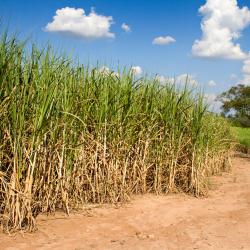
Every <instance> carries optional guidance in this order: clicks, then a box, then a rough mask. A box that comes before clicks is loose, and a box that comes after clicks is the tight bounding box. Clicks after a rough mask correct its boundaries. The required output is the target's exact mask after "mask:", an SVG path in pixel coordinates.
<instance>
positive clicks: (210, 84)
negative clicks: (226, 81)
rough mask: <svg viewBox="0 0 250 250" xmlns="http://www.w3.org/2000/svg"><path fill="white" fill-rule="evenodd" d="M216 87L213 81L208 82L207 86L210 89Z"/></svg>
mask: <svg viewBox="0 0 250 250" xmlns="http://www.w3.org/2000/svg"><path fill="white" fill-rule="evenodd" d="M216 85H217V83H216V82H215V81H213V80H211V81H209V82H208V86H210V87H214V86H216Z"/></svg>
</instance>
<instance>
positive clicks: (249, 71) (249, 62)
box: [242, 56, 250, 75]
mask: <svg viewBox="0 0 250 250" xmlns="http://www.w3.org/2000/svg"><path fill="white" fill-rule="evenodd" d="M242 72H243V73H244V74H246V75H250V56H249V57H248V58H247V59H246V60H245V61H244V64H243V67H242Z"/></svg>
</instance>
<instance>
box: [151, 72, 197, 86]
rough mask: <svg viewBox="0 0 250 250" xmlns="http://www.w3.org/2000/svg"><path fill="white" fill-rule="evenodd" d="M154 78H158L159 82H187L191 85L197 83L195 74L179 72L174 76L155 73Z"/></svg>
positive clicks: (182, 83)
mask: <svg viewBox="0 0 250 250" xmlns="http://www.w3.org/2000/svg"><path fill="white" fill-rule="evenodd" d="M156 80H158V81H159V82H160V83H170V84H181V85H184V84H188V85H191V86H193V87H195V86H197V85H198V81H197V79H196V76H194V75H189V74H181V75H178V76H176V77H166V76H163V75H157V76H156Z"/></svg>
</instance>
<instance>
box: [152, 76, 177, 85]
mask: <svg viewBox="0 0 250 250" xmlns="http://www.w3.org/2000/svg"><path fill="white" fill-rule="evenodd" d="M155 79H156V80H157V81H159V82H160V83H161V84H165V83H170V84H173V83H174V80H175V79H174V78H171V77H166V76H163V75H157V76H156V77H155Z"/></svg>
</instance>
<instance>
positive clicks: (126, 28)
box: [121, 23, 131, 33]
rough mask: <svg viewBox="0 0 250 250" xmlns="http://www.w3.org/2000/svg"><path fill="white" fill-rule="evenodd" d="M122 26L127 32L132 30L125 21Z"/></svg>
mask: <svg viewBox="0 0 250 250" xmlns="http://www.w3.org/2000/svg"><path fill="white" fill-rule="evenodd" d="M121 28H122V29H123V30H124V31H125V32H127V33H128V32H130V31H131V28H130V27H129V26H128V25H127V24H126V23H123V24H122V26H121Z"/></svg>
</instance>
